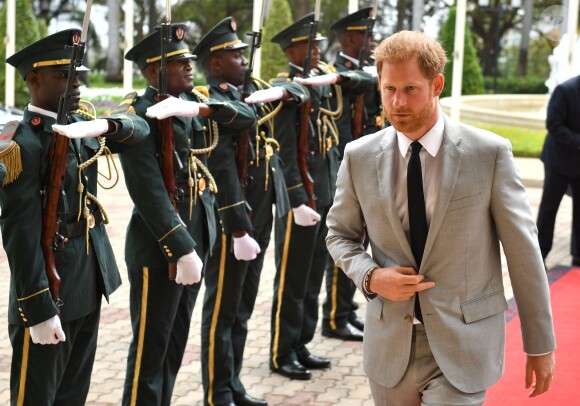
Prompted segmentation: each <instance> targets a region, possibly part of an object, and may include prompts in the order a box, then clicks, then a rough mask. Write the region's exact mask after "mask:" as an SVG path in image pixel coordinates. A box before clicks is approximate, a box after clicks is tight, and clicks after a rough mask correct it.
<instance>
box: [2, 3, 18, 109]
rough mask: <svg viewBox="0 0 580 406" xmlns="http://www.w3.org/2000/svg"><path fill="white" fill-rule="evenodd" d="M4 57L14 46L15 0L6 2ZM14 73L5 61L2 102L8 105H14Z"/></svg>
mask: <svg viewBox="0 0 580 406" xmlns="http://www.w3.org/2000/svg"><path fill="white" fill-rule="evenodd" d="M4 42H5V43H6V58H8V57H9V56H12V55H13V54H14V52H15V48H16V0H8V1H7V2H6V37H5V38H4ZM14 73H15V69H14V67H13V66H12V65H9V64H7V63H6V89H5V96H4V104H5V105H6V106H8V107H14V91H15V90H14V89H15V88H14V83H15V82H14Z"/></svg>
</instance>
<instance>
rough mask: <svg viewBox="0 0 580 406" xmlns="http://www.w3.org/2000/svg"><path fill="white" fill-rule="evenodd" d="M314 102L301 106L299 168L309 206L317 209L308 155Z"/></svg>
mask: <svg viewBox="0 0 580 406" xmlns="http://www.w3.org/2000/svg"><path fill="white" fill-rule="evenodd" d="M311 106H312V102H311V101H310V100H308V101H307V102H305V103H304V104H303V105H302V106H301V107H300V128H299V133H298V157H297V160H298V169H299V170H300V176H301V177H302V184H303V185H304V189H305V190H306V194H307V195H308V206H310V208H311V209H313V210H316V202H315V198H314V181H313V180H312V177H311V176H310V172H309V171H308V162H307V157H308V153H309V146H308V138H309V135H310V108H311Z"/></svg>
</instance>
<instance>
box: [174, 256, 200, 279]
mask: <svg viewBox="0 0 580 406" xmlns="http://www.w3.org/2000/svg"><path fill="white" fill-rule="evenodd" d="M202 268H203V261H202V260H201V258H200V257H199V256H198V255H197V253H196V252H195V251H193V252H190V253H189V254H185V255H184V256H182V257H181V258H179V259H178V260H177V275H176V276H175V283H179V284H180V285H193V284H194V283H197V282H199V281H200V280H201V269H202Z"/></svg>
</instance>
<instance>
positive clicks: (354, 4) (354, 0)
mask: <svg viewBox="0 0 580 406" xmlns="http://www.w3.org/2000/svg"><path fill="white" fill-rule="evenodd" d="M357 10H358V0H348V14H352V13H354V12H355V11H357Z"/></svg>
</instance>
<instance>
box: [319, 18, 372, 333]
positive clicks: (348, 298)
mask: <svg viewBox="0 0 580 406" xmlns="http://www.w3.org/2000/svg"><path fill="white" fill-rule="evenodd" d="M371 10H372V8H371V7H366V8H362V9H360V10H358V11H356V12H354V13H352V14H349V15H347V16H345V17H343V18H341V19H340V20H338V21H336V22H335V23H334V24H333V25H332V27H331V28H332V30H333V31H334V33H335V34H337V35H341V34H343V33H345V32H352V31H358V32H361V33H364V32H365V31H366V30H367V29H368V19H369V15H370V13H371ZM370 35H372V34H370ZM364 65H365V66H366V65H368V63H367V61H364ZM333 66H334V68H335V69H336V70H337V72H347V71H350V70H353V69H360V67H359V60H358V57H357V58H355V57H352V56H348V55H346V54H344V53H343V52H338V54H337V56H336V60H335V63H334V65H333ZM378 89H379V88H378V81H377V80H375V83H374V85H373V86H369V88H367V89H366V90H365V92H364V96H363V97H364V99H363V101H364V103H363V114H362V132H361V133H360V134H357V135H356V138H358V137H361V136H363V135H366V134H371V133H374V132H376V131H378V130H379V129H381V128H382V121H381V120H382V116H381V96H380V92H379V90H378ZM357 90H358V89H357ZM359 95H360V92H358V91H352V90H350V89H344V90H343V92H342V96H343V113H342V115H341V116H340V117H339V118H338V120H337V121H336V125H337V127H338V132H339V139H340V144H339V146H338V149H339V151H340V159H341V160H342V156H343V153H344V148H345V146H346V144H347V143H349V142H350V141H352V140H353V139H354V138H355V135H354V134H353V117H354V112H355V104H356V103H358V101H357V100H358V97H359ZM355 292H356V286H355V284H354V282H352V280H351V279H350V278H348V277H347V276H346V275H345V274H344V272H343V271H342V270H341V269H340V268H338V267H336V266H335V265H334V264H333V265H332V266H329V267H328V269H327V270H326V300H325V301H324V304H323V306H322V310H323V313H322V314H323V333H325V331H330V332H332V331H340V329H341V328H343V327H344V326H345V325H346V324H347V323H348V322H350V321H353V323H354V322H355V321H356V320H357V315H356V313H355V310H356V309H357V308H358V305H357V304H356V303H355V302H354V294H355ZM357 324H358V323H357ZM355 327H358V326H355ZM360 327H362V326H360ZM345 332H348V330H346V331H345ZM351 339H354V337H351ZM358 339H362V337H361V336H358Z"/></svg>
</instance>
